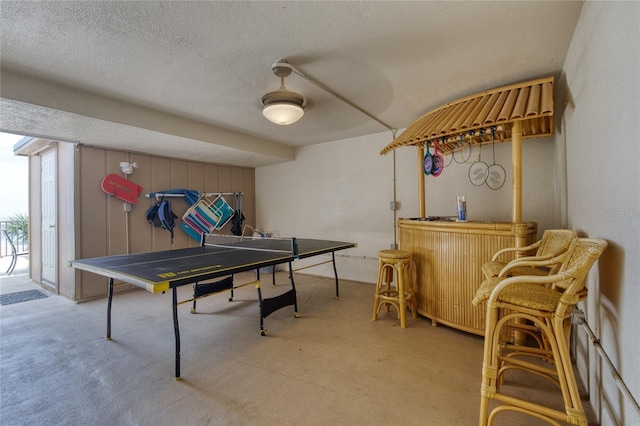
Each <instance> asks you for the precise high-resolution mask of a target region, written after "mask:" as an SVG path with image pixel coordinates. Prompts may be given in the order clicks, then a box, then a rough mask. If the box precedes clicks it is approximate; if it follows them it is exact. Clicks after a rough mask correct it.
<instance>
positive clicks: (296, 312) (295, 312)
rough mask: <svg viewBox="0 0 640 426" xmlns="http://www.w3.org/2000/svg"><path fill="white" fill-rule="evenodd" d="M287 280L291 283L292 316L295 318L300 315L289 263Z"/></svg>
mask: <svg viewBox="0 0 640 426" xmlns="http://www.w3.org/2000/svg"><path fill="white" fill-rule="evenodd" d="M289 280H290V281H291V289H292V290H293V294H294V300H293V309H294V311H293V314H294V315H295V317H296V318H299V317H300V313H299V312H298V297H297V296H296V283H295V282H294V281H293V265H292V264H291V262H289Z"/></svg>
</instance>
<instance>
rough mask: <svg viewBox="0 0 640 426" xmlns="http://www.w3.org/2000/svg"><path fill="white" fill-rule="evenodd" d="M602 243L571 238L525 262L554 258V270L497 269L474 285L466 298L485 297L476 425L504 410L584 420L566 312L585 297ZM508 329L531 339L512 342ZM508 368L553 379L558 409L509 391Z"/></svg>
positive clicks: (556, 420)
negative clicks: (548, 254)
mask: <svg viewBox="0 0 640 426" xmlns="http://www.w3.org/2000/svg"><path fill="white" fill-rule="evenodd" d="M606 247H607V242H606V241H604V240H601V239H590V238H574V239H573V240H572V242H571V244H570V246H569V248H568V249H567V251H565V252H564V253H562V254H561V255H559V256H556V257H555V258H552V259H548V260H547V261H542V262H541V261H532V262H530V264H529V265H527V266H547V267H554V266H555V265H556V264H560V268H559V270H558V271H557V272H556V273H554V274H551V275H546V276H539V275H538V276H536V275H518V276H514V277H508V276H501V275H502V273H501V274H500V275H498V276H497V277H492V278H488V279H486V280H485V281H484V282H483V283H482V284H481V285H480V288H479V289H478V292H477V293H476V296H475V297H474V299H473V302H472V303H473V304H474V305H475V306H479V305H480V304H482V303H484V302H485V301H486V302H487V319H486V326H485V337H484V339H485V340H484V359H483V363H482V386H481V392H480V393H481V403H480V421H479V424H480V425H481V426H487V425H493V422H494V420H495V418H496V416H497V415H499V414H500V413H503V412H506V411H512V412H516V413H521V414H527V415H530V416H533V417H536V418H538V419H541V420H544V421H546V422H547V423H550V424H552V425H558V426H559V425H560V423H559V421H563V422H566V423H569V424H572V425H581V426H586V425H587V417H586V414H585V412H584V408H583V406H582V400H581V396H580V393H579V390H578V385H577V382H576V378H575V376H574V372H573V365H572V363H571V355H570V351H569V340H570V332H571V312H572V311H573V309H574V307H575V306H576V304H577V303H578V302H580V301H581V300H584V299H585V297H586V293H587V288H586V287H585V281H586V278H587V274H588V273H589V270H590V269H591V267H592V266H593V264H594V263H595V262H596V261H597V260H598V258H599V257H600V255H601V254H602V252H603V251H604V250H605V249H606ZM544 262H546V265H545V264H544ZM518 320H526V321H528V322H530V323H531V324H532V325H533V327H528V328H527V326H526V325H525V324H523V323H518ZM510 330H520V331H524V332H526V333H527V334H528V335H529V336H531V337H532V338H533V340H532V342H534V341H535V342H536V343H535V344H534V343H532V344H530V345H516V344H513V342H512V341H511V338H510V334H509V331H510ZM512 369H513V370H520V371H525V372H528V373H531V374H535V375H538V376H540V377H543V378H545V379H548V380H550V381H551V382H552V383H555V384H556V385H557V386H558V387H559V388H560V391H561V393H562V398H563V403H564V409H563V410H560V409H558V408H556V407H551V406H548V405H543V404H542V403H540V402H538V401H533V400H527V399H526V396H525V397H516V396H515V395H513V394H510V393H509V390H507V389H504V388H503V386H502V385H504V382H505V373H506V372H507V371H509V370H512ZM520 385H521V386H526V383H523V382H520ZM490 401H496V403H497V405H496V403H493V404H491V405H490Z"/></svg>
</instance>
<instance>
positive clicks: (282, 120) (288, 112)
mask: <svg viewBox="0 0 640 426" xmlns="http://www.w3.org/2000/svg"><path fill="white" fill-rule="evenodd" d="M271 69H272V70H273V73H274V74H275V75H276V76H278V77H280V89H278V90H276V91H275V92H269V93H267V94H266V95H264V96H263V97H262V105H263V107H262V114H263V115H264V116H265V117H266V118H267V120H269V121H271V122H272V123H275V124H280V125H282V126H286V125H289V124H293V123H295V122H296V121H298V120H300V119H301V118H302V116H303V115H304V108H303V107H304V97H303V96H302V95H300V94H299V93H296V92H291V91H290V90H287V88H286V87H284V78H285V77H289V76H290V75H291V72H292V71H293V68H292V67H291V65H289V64H288V63H287V61H285V60H280V61H278V62H276V63H275V64H273V65H272V66H271Z"/></svg>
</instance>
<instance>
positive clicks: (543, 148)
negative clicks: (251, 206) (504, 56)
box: [256, 123, 559, 283]
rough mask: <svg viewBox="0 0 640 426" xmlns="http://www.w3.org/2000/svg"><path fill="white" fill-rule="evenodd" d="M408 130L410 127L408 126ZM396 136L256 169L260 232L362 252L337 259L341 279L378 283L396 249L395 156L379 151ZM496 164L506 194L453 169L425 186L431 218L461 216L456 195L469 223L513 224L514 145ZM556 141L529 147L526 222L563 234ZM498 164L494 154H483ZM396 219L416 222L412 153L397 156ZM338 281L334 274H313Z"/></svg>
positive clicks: (304, 153) (324, 147) (505, 146)
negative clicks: (386, 257) (382, 257)
mask: <svg viewBox="0 0 640 426" xmlns="http://www.w3.org/2000/svg"><path fill="white" fill-rule="evenodd" d="M407 124H408V123H407ZM391 140H392V134H391V132H383V133H379V134H374V135H369V136H366V137H359V138H353V139H348V140H341V141H335V142H331V143H325V144H321V145H314V146H309V147H304V148H300V149H298V150H297V152H296V159H295V161H293V162H288V163H282V164H277V165H273V166H267V167H260V168H257V169H256V216H257V218H258V222H257V226H258V228H259V229H260V230H261V231H263V232H272V233H274V234H275V235H280V236H295V237H300V238H302V237H308V238H322V239H333V240H338V241H350V242H355V243H357V244H358V247H357V248H356V249H351V250H349V251H345V252H340V253H338V273H339V274H340V276H341V277H344V278H348V279H351V280H356V281H363V282H369V283H374V282H375V280H376V274H377V266H378V265H377V253H378V250H380V249H385V248H389V247H390V245H391V244H392V243H394V242H395V233H394V228H395V226H394V225H395V220H394V212H393V211H391V209H390V207H389V204H390V202H391V201H392V200H393V199H394V158H393V153H389V154H387V155H386V156H381V155H380V151H381V150H382V148H384V147H385V146H386V145H387V144H388V143H389V142H391ZM495 149H496V162H497V163H499V164H502V165H503V166H504V168H505V169H506V170H507V181H506V183H505V185H504V187H503V188H502V189H500V190H498V191H493V190H491V189H489V188H488V187H486V186H482V187H476V186H473V185H472V184H471V183H470V182H469V178H468V169H469V164H458V163H455V162H452V163H451V165H449V166H448V167H446V168H445V170H444V171H443V173H442V174H441V175H440V176H439V177H437V178H434V177H428V178H427V181H426V190H425V192H426V198H427V202H426V204H427V208H426V211H427V215H429V216H453V215H455V214H456V208H455V205H456V195H466V197H467V205H468V215H469V219H470V220H494V221H506V222H510V221H511V144H510V143H499V144H496V146H495ZM553 151H554V148H553V138H544V139H532V140H525V141H524V142H523V163H524V165H523V191H524V194H525V197H523V198H524V199H523V210H524V214H523V219H524V220H525V221H534V222H538V227H539V230H540V233H541V231H542V230H544V229H546V228H550V227H557V226H558V223H559V219H558V217H559V213H558V212H557V211H556V210H557V209H556V208H555V207H554V201H555V200H554V189H553V188H554V171H553V170H554V164H553V163H554V162H553V160H552V159H553ZM482 159H483V161H485V162H487V163H489V164H492V163H493V155H492V149H491V146H485V147H484V148H483V150H482ZM395 162H396V167H395V169H396V182H395V188H396V199H397V200H398V201H399V202H400V209H399V210H398V211H397V212H396V213H397V217H398V218H401V217H403V218H409V217H417V216H418V215H419V209H418V192H417V188H418V175H417V173H418V158H417V150H416V149H415V148H413V147H407V148H400V149H397V150H396V159H395ZM309 273H314V274H318V275H327V276H331V275H332V273H333V272H332V270H331V269H330V268H329V266H327V267H325V268H322V267H321V268H317V269H313V270H309Z"/></svg>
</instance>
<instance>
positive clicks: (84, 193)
mask: <svg viewBox="0 0 640 426" xmlns="http://www.w3.org/2000/svg"><path fill="white" fill-rule="evenodd" d="M125 161H126V162H136V163H137V164H138V167H137V168H135V169H134V170H133V173H132V174H131V175H129V176H128V179H129V180H131V181H132V182H135V183H137V184H138V185H141V186H142V187H143V188H144V190H143V193H142V194H141V197H140V198H139V199H138V202H137V204H135V205H133V206H132V208H131V211H130V212H126V211H125V209H124V202H123V201H121V200H118V199H116V198H114V197H111V196H108V195H106V194H105V193H104V192H103V191H102V189H101V187H100V183H101V182H102V179H103V178H104V177H105V176H106V175H107V174H109V173H115V174H118V175H121V176H122V171H121V169H120V162H125ZM77 182H78V189H77V191H78V194H77V203H78V212H77V215H78V217H77V220H78V221H79V226H78V236H77V244H78V245H77V247H76V258H77V259H82V258H89V257H98V256H110V255H117V254H125V253H141V252H147V251H158V250H168V249H174V248H183V247H189V246H195V245H197V244H198V243H197V242H196V241H194V240H193V239H191V238H190V237H189V236H188V235H187V234H186V233H185V232H184V231H183V230H182V229H181V228H180V223H181V218H182V215H183V214H184V212H185V211H186V210H187V208H188V207H189V206H188V205H187V203H186V202H185V201H184V200H182V199H180V198H174V199H171V202H172V210H173V212H174V213H175V214H176V215H177V216H178V217H179V219H178V220H176V227H175V228H174V239H173V243H172V242H171V234H170V233H169V232H168V231H166V230H164V229H162V228H154V227H153V226H151V225H150V224H149V223H147V220H146V211H147V209H148V208H149V207H151V206H152V205H153V204H154V202H155V200H153V199H148V198H146V197H145V196H144V195H145V194H148V193H151V192H161V191H166V190H170V189H191V190H197V191H199V192H242V193H243V194H244V195H243V198H242V211H243V213H244V215H245V218H246V220H245V221H244V224H248V225H250V226H255V170H254V169H253V168H246V167H236V166H226V165H217V164H208V163H199V162H194V161H185V160H174V159H170V158H164V157H156V156H152V155H144V154H134V153H127V152H123V151H113V150H107V149H102V148H95V147H87V146H79V156H78V178H77ZM225 199H226V200H227V202H229V204H231V205H232V206H233V197H225ZM230 227H231V224H230V223H229V224H227V225H226V226H225V227H224V228H223V230H222V231H220V232H222V233H230V232H231V231H230ZM76 287H77V288H76V300H78V301H84V300H90V299H95V298H99V297H104V296H105V295H106V292H107V285H106V279H105V278H104V277H99V276H97V275H95V274H91V273H88V272H81V273H79V279H77V282H76ZM118 289H119V290H120V291H125V290H129V289H132V287H130V286H129V285H123V286H119V287H118Z"/></svg>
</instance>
